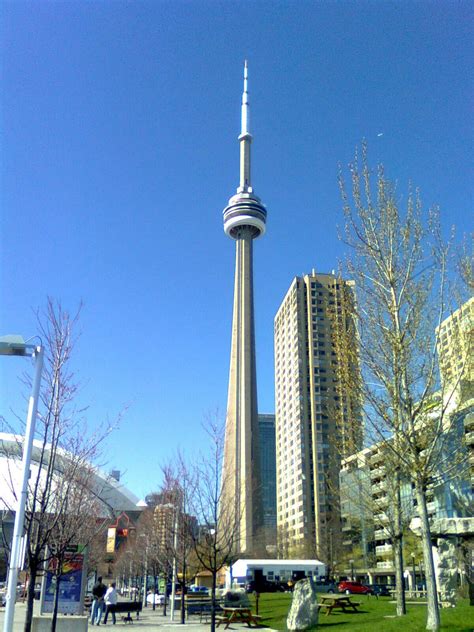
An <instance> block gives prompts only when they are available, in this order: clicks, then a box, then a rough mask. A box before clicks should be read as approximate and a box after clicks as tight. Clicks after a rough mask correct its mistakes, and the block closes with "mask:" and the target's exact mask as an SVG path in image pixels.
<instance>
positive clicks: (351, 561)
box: [349, 560, 355, 581]
mask: <svg viewBox="0 0 474 632" xmlns="http://www.w3.org/2000/svg"><path fill="white" fill-rule="evenodd" d="M349 564H350V565H351V579H352V581H355V579H354V560H349Z"/></svg>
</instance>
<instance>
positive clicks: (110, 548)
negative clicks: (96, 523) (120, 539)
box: [107, 527, 116, 553]
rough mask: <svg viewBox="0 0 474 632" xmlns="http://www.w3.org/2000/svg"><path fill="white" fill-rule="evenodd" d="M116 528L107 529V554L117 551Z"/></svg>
mask: <svg viewBox="0 0 474 632" xmlns="http://www.w3.org/2000/svg"><path fill="white" fill-rule="evenodd" d="M115 532H116V529H115V527H109V528H108V529H107V553H113V552H114V551H115Z"/></svg>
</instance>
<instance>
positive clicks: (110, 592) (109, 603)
mask: <svg viewBox="0 0 474 632" xmlns="http://www.w3.org/2000/svg"><path fill="white" fill-rule="evenodd" d="M104 601H105V617H104V624H106V623H107V617H108V616H109V612H110V614H111V615H112V623H113V624H114V625H115V623H116V619H115V611H114V606H115V604H116V603H117V591H116V590H115V582H114V583H112V584H110V586H109V587H108V588H107V592H106V593H105V597H104Z"/></svg>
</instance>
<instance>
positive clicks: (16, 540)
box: [3, 347, 43, 632]
mask: <svg viewBox="0 0 474 632" xmlns="http://www.w3.org/2000/svg"><path fill="white" fill-rule="evenodd" d="M33 356H34V357H35V358H36V371H35V377H34V380H33V388H32V391H31V395H30V400H29V403H28V416H27V418H26V431H25V441H24V444H23V462H22V484H21V493H20V496H19V498H18V506H17V509H16V512H15V525H14V527H13V540H12V550H11V555H10V567H9V570H8V586H7V595H6V597H7V605H6V608H5V619H4V622H3V632H12V628H13V616H14V614H15V598H16V583H17V581H18V570H19V566H20V550H21V537H22V534H23V527H24V523H25V508H26V499H27V496H28V479H29V478H30V463H31V453H32V451H33V438H34V435H35V424H36V413H37V410H38V398H39V390H40V386H41V372H42V370H43V347H36V349H35V351H34V354H33Z"/></svg>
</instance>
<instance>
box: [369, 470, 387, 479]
mask: <svg viewBox="0 0 474 632" xmlns="http://www.w3.org/2000/svg"><path fill="white" fill-rule="evenodd" d="M384 474H385V468H384V467H376V468H375V469H374V470H370V478H371V479H372V480H373V479H374V478H381V477H382V476H384Z"/></svg>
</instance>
